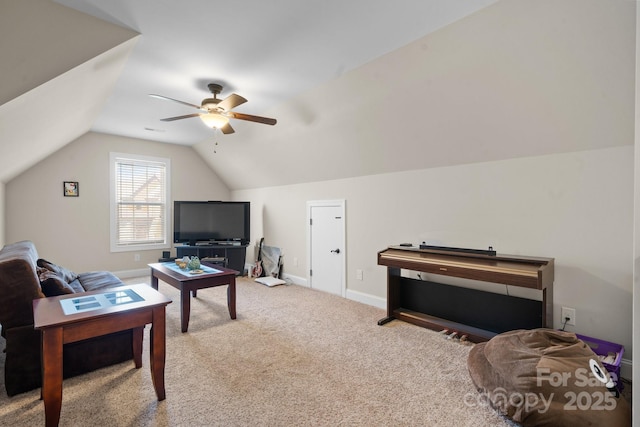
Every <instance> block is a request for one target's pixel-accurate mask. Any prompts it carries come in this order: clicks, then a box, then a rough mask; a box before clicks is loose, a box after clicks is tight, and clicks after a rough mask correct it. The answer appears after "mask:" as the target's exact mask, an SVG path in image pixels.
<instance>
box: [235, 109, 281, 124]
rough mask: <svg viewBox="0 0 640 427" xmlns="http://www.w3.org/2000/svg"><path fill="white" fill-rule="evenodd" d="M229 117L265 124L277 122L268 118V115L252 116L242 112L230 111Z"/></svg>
mask: <svg viewBox="0 0 640 427" xmlns="http://www.w3.org/2000/svg"><path fill="white" fill-rule="evenodd" d="M229 117H233V118H234V119H240V120H247V121H250V122H257V123H263V124H265V125H271V126H273V125H275V124H276V123H277V120H276V119H270V118H268V117H260V116H252V115H251V114H243V113H236V112H230V113H229Z"/></svg>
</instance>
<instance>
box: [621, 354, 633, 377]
mask: <svg viewBox="0 0 640 427" xmlns="http://www.w3.org/2000/svg"><path fill="white" fill-rule="evenodd" d="M620 376H621V377H622V378H624V379H625V380H629V381H631V379H632V378H633V364H632V362H631V360H629V359H624V358H623V359H622V360H621V361H620Z"/></svg>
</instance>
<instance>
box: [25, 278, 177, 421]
mask: <svg viewBox="0 0 640 427" xmlns="http://www.w3.org/2000/svg"><path fill="white" fill-rule="evenodd" d="M169 303H171V299H169V298H167V297H166V296H164V295H162V294H161V293H159V292H158V291H157V290H155V289H153V288H151V287H150V286H148V285H144V284H143V285H131V286H119V287H116V288H109V289H101V290H97V291H91V292H82V293H77V294H72V295H62V296H57V297H50V298H38V299H35V300H33V319H34V327H35V329H39V330H40V331H41V333H42V400H43V401H44V411H45V423H46V425H47V426H57V425H58V422H59V421H60V409H61V407H62V347H63V345H64V344H67V343H71V342H76V341H81V340H85V339H88V338H93V337H96V336H100V335H106V334H110V333H112V332H118V331H123V330H127V329H132V330H133V360H134V363H135V367H136V368H140V367H142V337H143V332H144V326H145V325H146V324H148V323H150V324H151V332H150V351H149V359H150V365H151V378H152V380H153V386H154V388H155V391H156V395H157V396H158V400H164V399H165V390H164V363H165V351H166V348H165V334H166V327H165V307H166V306H167V304H169Z"/></svg>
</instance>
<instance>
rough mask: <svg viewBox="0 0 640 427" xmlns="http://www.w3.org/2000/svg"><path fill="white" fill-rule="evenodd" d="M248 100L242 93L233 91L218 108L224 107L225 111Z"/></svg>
mask: <svg viewBox="0 0 640 427" xmlns="http://www.w3.org/2000/svg"><path fill="white" fill-rule="evenodd" d="M245 102H247V100H246V99H245V98H243V97H242V96H240V95H236V94H235V93H232V94H231V95H229V96H227V97H226V98H225V99H223V100H222V101H220V102H219V103H218V108H222V109H223V110H224V111H231V109H232V108H235V107H237V106H238V105H241V104H244V103H245Z"/></svg>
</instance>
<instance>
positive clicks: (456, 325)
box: [378, 246, 554, 342]
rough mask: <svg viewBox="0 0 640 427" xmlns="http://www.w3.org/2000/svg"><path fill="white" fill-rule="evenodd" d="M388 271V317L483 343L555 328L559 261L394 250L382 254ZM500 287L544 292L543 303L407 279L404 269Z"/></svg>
mask: <svg viewBox="0 0 640 427" xmlns="http://www.w3.org/2000/svg"><path fill="white" fill-rule="evenodd" d="M378 265H383V266H386V267H387V317H385V318H383V319H380V320H379V321H378V325H381V326H382V325H385V324H387V323H389V322H390V321H392V320H394V319H398V320H403V321H405V322H409V323H413V324H415V325H419V326H422V327H426V328H429V329H433V330H436V331H442V330H444V329H446V330H448V331H450V332H456V333H457V334H458V335H461V336H462V335H466V336H467V337H468V339H469V340H470V341H473V342H481V341H487V340H489V339H491V338H492V337H493V336H495V335H497V334H499V333H502V332H506V331H509V330H513V329H533V328H553V280H554V259H553V258H539V257H523V256H514V255H485V254H472V253H466V252H449V251H446V252H445V251H439V250H432V249H417V248H414V247H405V246H391V247H389V248H387V249H385V250H383V251H380V252H378ZM402 269H405V270H412V271H419V272H424V273H429V274H432V275H439V276H450V277H458V278H463V279H472V280H477V281H482V282H491V283H499V284H504V285H509V286H517V287H523V288H529V289H536V290H538V291H540V293H541V296H542V301H538V300H532V299H526V298H519V297H512V296H509V295H503V294H496V293H492V292H485V291H480V290H476V289H469V288H466V287H461V286H455V285H445V284H442V283H436V282H431V281H425V280H418V279H411V278H408V277H403V276H402V275H401V270H402Z"/></svg>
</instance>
